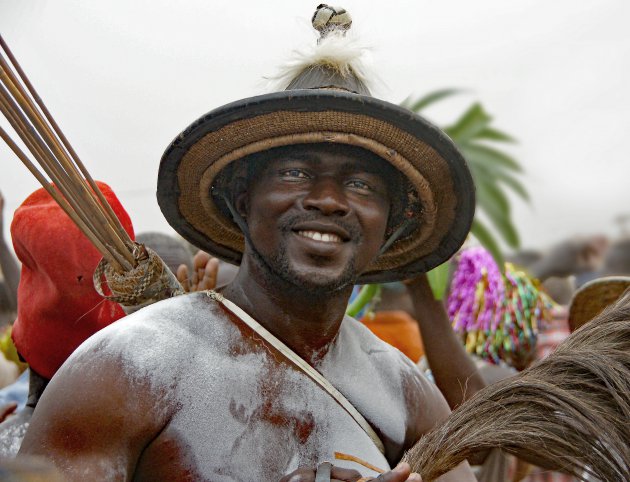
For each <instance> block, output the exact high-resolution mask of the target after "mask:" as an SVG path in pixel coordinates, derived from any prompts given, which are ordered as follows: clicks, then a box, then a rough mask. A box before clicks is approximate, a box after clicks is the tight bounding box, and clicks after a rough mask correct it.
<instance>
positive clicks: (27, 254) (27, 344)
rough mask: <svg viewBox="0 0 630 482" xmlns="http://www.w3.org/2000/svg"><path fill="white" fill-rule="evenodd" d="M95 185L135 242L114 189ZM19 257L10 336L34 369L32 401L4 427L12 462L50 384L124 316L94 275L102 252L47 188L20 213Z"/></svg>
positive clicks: (0, 435) (1, 441) (14, 230)
mask: <svg viewBox="0 0 630 482" xmlns="http://www.w3.org/2000/svg"><path fill="white" fill-rule="evenodd" d="M98 186H99V188H100V189H101V191H102V192H103V194H104V195H105V198H106V199H107V201H108V202H109V203H110V205H111V206H112V208H113V209H114V212H115V213H116V215H117V216H118V218H119V219H120V221H121V223H122V225H123V227H124V228H125V230H126V231H127V232H128V233H129V235H130V236H131V237H132V238H133V234H134V233H133V227H132V224H131V220H130V219H129V216H128V215H127V213H126V212H125V210H124V208H123V207H122V205H121V204H120V202H119V201H118V199H117V198H116V196H115V194H114V193H113V191H112V190H111V189H110V188H109V186H107V185H106V184H104V183H101V182H98ZM11 237H12V240H13V246H14V248H15V252H16V254H17V256H18V258H19V259H20V261H21V262H22V273H21V277H20V283H19V286H18V305H17V320H16V321H15V324H14V325H13V330H12V333H11V334H12V337H13V341H14V343H15V346H16V348H17V351H18V353H19V355H20V357H21V358H22V359H23V360H24V361H26V362H27V363H28V364H29V367H30V368H29V375H28V376H29V391H28V400H27V402H26V405H25V407H24V409H23V410H22V411H21V412H19V413H18V414H17V415H16V416H14V417H12V418H9V419H8V420H6V421H5V422H3V423H2V424H0V455H3V456H14V455H15V454H16V453H17V451H18V449H19V447H20V443H21V440H22V438H23V437H24V433H25V431H26V428H27V426H28V423H29V420H30V418H31V416H32V414H33V411H34V409H35V406H36V405H37V403H38V401H39V399H40V397H41V395H42V393H43V392H44V389H45V388H46V386H47V384H48V382H49V381H50V379H51V378H52V377H53V375H54V374H55V373H56V372H57V370H58V369H59V367H60V366H61V365H62V364H63V363H64V361H65V360H66V359H67V358H68V356H70V354H71V353H72V352H73V351H74V350H75V349H76V348H77V347H78V346H79V345H80V344H81V343H82V342H83V341H84V340H86V339H87V338H89V337H90V336H91V335H92V334H94V333H96V332H97V331H99V330H100V329H102V328H104V327H105V326H107V325H109V324H111V323H113V322H114V321H116V320H118V319H119V318H121V317H123V316H124V312H123V310H122V309H121V308H120V306H119V305H117V304H116V303H113V302H111V301H107V300H104V299H103V298H102V297H101V296H99V295H98V294H97V293H96V291H95V289H94V286H93V282H92V275H93V273H94V269H95V268H96V265H97V264H98V262H99V260H100V259H101V255H100V253H99V252H98V251H97V250H96V249H95V248H94V246H92V244H91V243H90V242H89V240H88V239H87V238H86V237H85V236H84V235H83V234H82V233H81V232H80V231H79V229H78V228H77V227H76V225H75V224H74V223H73V222H72V221H71V220H70V218H69V217H68V216H67V215H66V214H65V213H64V212H63V210H62V209H61V208H60V207H59V206H58V205H57V203H56V202H55V201H54V200H53V199H52V198H51V197H50V195H49V194H48V193H47V192H46V190H44V189H43V188H42V189H38V190H37V191H35V192H34V193H32V194H31V195H30V196H28V197H27V198H26V200H25V201H24V202H23V203H22V204H21V205H20V207H19V208H18V209H17V210H16V212H15V215H14V217H13V222H12V224H11Z"/></svg>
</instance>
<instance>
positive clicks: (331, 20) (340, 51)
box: [285, 4, 372, 96]
mask: <svg viewBox="0 0 630 482" xmlns="http://www.w3.org/2000/svg"><path fill="white" fill-rule="evenodd" d="M312 24H313V28H314V29H315V30H317V31H318V32H319V33H320V38H319V39H318V41H317V46H316V47H315V49H314V50H313V51H312V52H311V54H310V55H306V56H304V58H303V59H302V60H301V61H300V63H299V64H300V65H299V68H298V69H296V70H297V73H295V75H294V76H292V78H290V80H289V82H288V85H287V87H286V88H285V90H296V89H334V90H343V91H347V92H352V93H355V94H361V95H368V96H371V95H372V94H371V93H370V90H369V88H368V87H367V85H366V79H365V78H363V77H364V75H363V74H362V71H363V68H362V65H361V63H360V57H361V55H362V54H363V49H361V48H357V47H356V46H355V45H354V44H353V41H352V40H350V39H348V38H346V33H347V32H348V30H350V27H351V25H352V18H351V17H350V14H349V13H348V12H347V11H346V10H345V9H344V8H342V7H331V6H329V5H326V4H321V5H319V6H318V7H317V10H316V11H315V14H314V15H313V18H312Z"/></svg>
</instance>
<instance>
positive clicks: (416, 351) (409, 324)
mask: <svg viewBox="0 0 630 482" xmlns="http://www.w3.org/2000/svg"><path fill="white" fill-rule="evenodd" d="M361 322H362V323H363V324H364V325H365V326H367V327H368V328H369V329H370V331H371V332H372V333H374V334H375V335H376V336H378V337H379V338H380V339H381V340H383V341H385V342H387V343H389V344H390V345H392V346H395V347H396V348H398V349H399V350H400V351H401V352H403V353H404V354H405V355H407V356H408V357H409V358H411V360H412V361H413V362H414V363H418V361H419V360H420V358H422V355H424V347H423V346H422V338H421V336H420V329H419V328H418V323H417V322H416V320H414V319H413V318H412V317H411V316H409V314H408V313H407V312H406V311H377V312H376V313H374V318H371V319H370V318H369V317H364V318H363V319H362V320H361Z"/></svg>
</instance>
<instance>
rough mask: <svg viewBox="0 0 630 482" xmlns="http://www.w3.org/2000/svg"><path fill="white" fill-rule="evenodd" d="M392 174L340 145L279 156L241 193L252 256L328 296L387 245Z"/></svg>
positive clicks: (362, 153) (306, 148)
mask: <svg viewBox="0 0 630 482" xmlns="http://www.w3.org/2000/svg"><path fill="white" fill-rule="evenodd" d="M391 169H392V168H391V167H389V166H388V165H387V164H386V161H384V160H381V159H378V158H376V157H375V156H373V155H371V154H369V153H367V152H365V151H363V150H361V149H358V148H350V147H348V146H342V145H334V144H315V145H306V146H300V147H299V148H298V147H294V148H292V149H283V150H281V151H279V152H278V156H277V157H273V158H272V159H271V160H269V161H267V162H266V165H265V167H264V168H263V169H262V171H261V172H260V173H258V174H257V175H256V176H255V177H256V178H255V179H252V180H250V182H249V186H248V189H247V192H246V193H245V195H244V206H245V207H244V209H243V211H244V214H245V217H246V222H247V225H248V227H249V233H250V237H251V241H252V244H253V245H254V248H255V249H254V251H255V252H254V253H251V252H250V253H249V254H250V255H251V254H253V255H254V257H260V258H262V261H263V262H264V264H266V265H267V266H268V267H269V268H270V270H271V271H272V272H273V273H274V274H275V275H277V276H279V277H281V278H283V279H284V280H285V281H288V282H290V283H292V284H294V285H296V286H299V287H300V288H302V289H306V290H309V291H313V292H326V291H334V290H338V289H340V288H344V287H347V286H348V285H351V284H353V283H354V282H355V281H356V278H357V277H358V276H359V275H360V274H361V273H362V272H363V271H364V270H365V269H366V268H367V267H368V265H369V264H370V262H371V261H372V260H373V259H374V258H375V257H376V256H377V255H378V253H379V250H380V247H381V246H382V244H383V241H384V236H385V230H386V227H387V221H388V216H389V211H390V204H391V203H390V195H389V192H390V189H389V187H388V185H389V184H391V183H392V182H393V179H389V177H388V174H389V173H390V171H391ZM389 175H390V176H391V174H389ZM248 250H249V248H248ZM246 253H247V251H246Z"/></svg>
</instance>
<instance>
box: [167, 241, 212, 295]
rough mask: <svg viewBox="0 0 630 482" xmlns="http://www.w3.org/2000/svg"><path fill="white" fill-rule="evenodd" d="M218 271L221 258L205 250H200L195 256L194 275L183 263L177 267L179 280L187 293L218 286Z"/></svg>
mask: <svg viewBox="0 0 630 482" xmlns="http://www.w3.org/2000/svg"><path fill="white" fill-rule="evenodd" d="M218 272H219V260H218V259H216V258H213V257H212V256H210V255H209V254H208V253H206V252H205V251H198V252H197V254H196V255H195V257H194V258H193V272H192V276H191V275H190V274H189V272H188V266H186V265H185V264H182V265H180V266H179V268H177V280H178V281H179V282H180V283H181V285H182V287H183V288H184V291H186V292H187V293H194V292H196V291H204V290H213V289H214V288H216V286H217V275H218Z"/></svg>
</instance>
